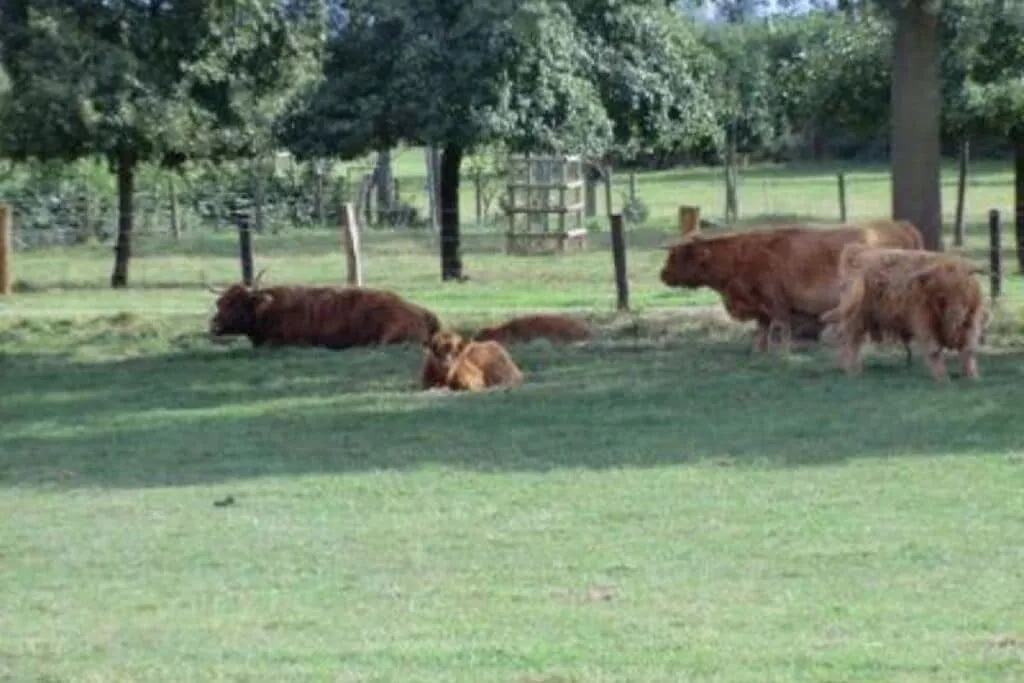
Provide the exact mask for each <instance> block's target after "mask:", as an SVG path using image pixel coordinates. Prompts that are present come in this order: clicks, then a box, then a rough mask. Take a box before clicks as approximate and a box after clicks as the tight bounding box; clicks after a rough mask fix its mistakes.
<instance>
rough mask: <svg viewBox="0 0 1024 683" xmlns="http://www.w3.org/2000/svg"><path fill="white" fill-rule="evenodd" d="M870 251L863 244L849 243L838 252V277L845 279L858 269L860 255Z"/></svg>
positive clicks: (868, 246) (866, 245)
mask: <svg viewBox="0 0 1024 683" xmlns="http://www.w3.org/2000/svg"><path fill="white" fill-rule="evenodd" d="M869 249H871V246H870V245H869V244H865V243H864V242H850V243H849V244H847V245H846V246H844V247H843V250H842V251H841V252H839V276H840V277H846V276H848V275H850V274H851V273H852V272H853V271H854V270H856V269H857V268H859V267H860V255H861V254H863V253H864V252H865V251H868V250H869Z"/></svg>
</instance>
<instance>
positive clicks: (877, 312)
mask: <svg viewBox="0 0 1024 683" xmlns="http://www.w3.org/2000/svg"><path fill="white" fill-rule="evenodd" d="M840 268H841V270H842V274H843V288H842V295H841V297H840V300H839V303H838V305H837V306H836V307H835V308H833V309H832V310H830V311H827V312H826V313H825V314H824V315H822V321H823V322H825V323H826V324H830V325H835V326H836V328H837V332H838V335H839V338H840V340H841V341H842V353H841V356H840V364H841V366H842V367H843V369H844V370H845V371H846V372H847V373H849V374H855V373H857V372H859V371H860V367H861V358H860V354H861V347H862V346H863V344H864V341H865V336H866V335H867V334H868V332H869V330H870V329H871V328H876V329H878V330H880V331H881V332H883V333H890V334H892V335H895V336H898V337H899V338H901V339H903V340H904V341H909V340H915V341H917V342H918V343H919V344H920V345H921V346H922V348H923V349H924V351H925V353H926V360H927V363H928V366H929V368H930V370H931V372H932V376H934V377H935V379H936V380H940V381H942V380H945V379H948V373H947V371H946V363H945V361H944V360H943V358H942V352H943V349H953V350H956V351H958V352H959V354H960V359H961V362H962V364H963V372H964V375H965V376H967V377H977V376H978V363H977V359H976V358H975V353H976V352H977V348H978V346H979V345H980V340H981V337H982V334H983V332H984V327H985V324H986V322H987V321H988V319H989V313H988V310H987V308H986V306H985V304H984V299H983V296H982V292H981V285H980V284H979V283H978V281H977V279H976V278H975V277H974V274H975V273H978V272H981V269H979V268H977V267H976V266H974V265H973V264H972V263H970V262H969V261H966V260H964V259H962V258H959V257H957V256H953V255H950V254H941V253H934V252H929V251H908V250H905V249H880V248H871V247H867V246H865V245H859V244H851V245H849V246H847V247H846V248H845V249H844V250H843V253H842V258H841V262H840Z"/></svg>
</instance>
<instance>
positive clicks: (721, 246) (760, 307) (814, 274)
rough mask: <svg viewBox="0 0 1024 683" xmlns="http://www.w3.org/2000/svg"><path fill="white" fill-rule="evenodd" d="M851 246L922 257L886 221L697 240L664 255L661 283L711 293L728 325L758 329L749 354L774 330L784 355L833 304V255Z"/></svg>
mask: <svg viewBox="0 0 1024 683" xmlns="http://www.w3.org/2000/svg"><path fill="white" fill-rule="evenodd" d="M850 243H862V244H868V245H872V246H889V247H898V248H904V249H921V248H922V247H923V244H924V241H923V239H922V237H921V233H920V232H919V231H918V230H917V228H915V227H914V226H913V224H911V223H909V222H908V221H888V220H879V221H872V222H868V223H863V224H860V225H844V226H839V227H835V228H811V227H808V226H787V227H781V228H775V229H765V230H756V231H749V232H736V233H728V234H722V235H715V236H712V237H705V236H703V235H700V234H696V235H692V236H690V237H688V238H686V239H685V240H683V241H682V242H680V243H679V244H676V245H674V246H672V247H669V248H668V250H669V253H668V256H667V258H666V261H665V265H664V267H663V268H662V270H661V281H662V282H663V283H664V284H666V285H668V286H670V287H687V288H691V289H693V288H698V287H709V288H711V289H713V290H715V291H717V292H718V293H719V294H720V295H721V296H722V298H723V301H724V302H725V307H726V310H727V311H729V313H730V315H731V316H732V317H734V318H736V319H739V320H749V319H754V320H756V321H757V332H756V333H755V349H757V350H758V351H763V350H765V349H766V348H767V346H768V342H769V337H770V333H771V332H772V331H773V330H774V329H777V330H779V332H780V333H781V336H782V345H783V347H784V348H788V346H789V340H790V338H791V337H792V332H793V328H794V324H797V325H799V327H800V328H803V329H804V331H805V332H804V334H805V335H806V334H808V333H810V334H812V335H814V336H817V335H818V334H820V331H821V329H822V326H823V325H822V323H821V322H820V320H818V317H819V316H820V315H821V314H822V313H824V312H825V311H827V310H829V309H831V308H833V307H834V306H835V305H836V303H837V302H838V300H839V272H838V263H839V253H840V251H841V250H842V248H843V247H844V246H846V245H847V244H850Z"/></svg>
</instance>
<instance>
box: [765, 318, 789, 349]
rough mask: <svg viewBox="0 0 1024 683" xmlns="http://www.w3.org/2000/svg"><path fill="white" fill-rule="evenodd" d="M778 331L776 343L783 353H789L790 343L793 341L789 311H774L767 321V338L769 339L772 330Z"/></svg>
mask: <svg viewBox="0 0 1024 683" xmlns="http://www.w3.org/2000/svg"><path fill="white" fill-rule="evenodd" d="M773 331H775V332H778V335H779V340H778V342H777V343H778V345H779V348H780V350H781V351H782V354H783V355H788V354H789V349H790V345H791V343H792V341H793V320H792V318H791V317H790V315H789V311H782V310H780V311H776V312H775V313H774V314H773V315H772V320H771V322H770V323H768V338H769V340H771V337H772V332H773Z"/></svg>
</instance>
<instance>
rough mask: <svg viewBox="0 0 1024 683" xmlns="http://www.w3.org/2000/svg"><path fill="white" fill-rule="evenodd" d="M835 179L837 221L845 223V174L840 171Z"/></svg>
mask: <svg viewBox="0 0 1024 683" xmlns="http://www.w3.org/2000/svg"><path fill="white" fill-rule="evenodd" d="M836 179H837V180H838V182H839V222H840V223H846V174H845V173H843V172H842V171H840V172H839V173H838V174H837V175H836Z"/></svg>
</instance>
